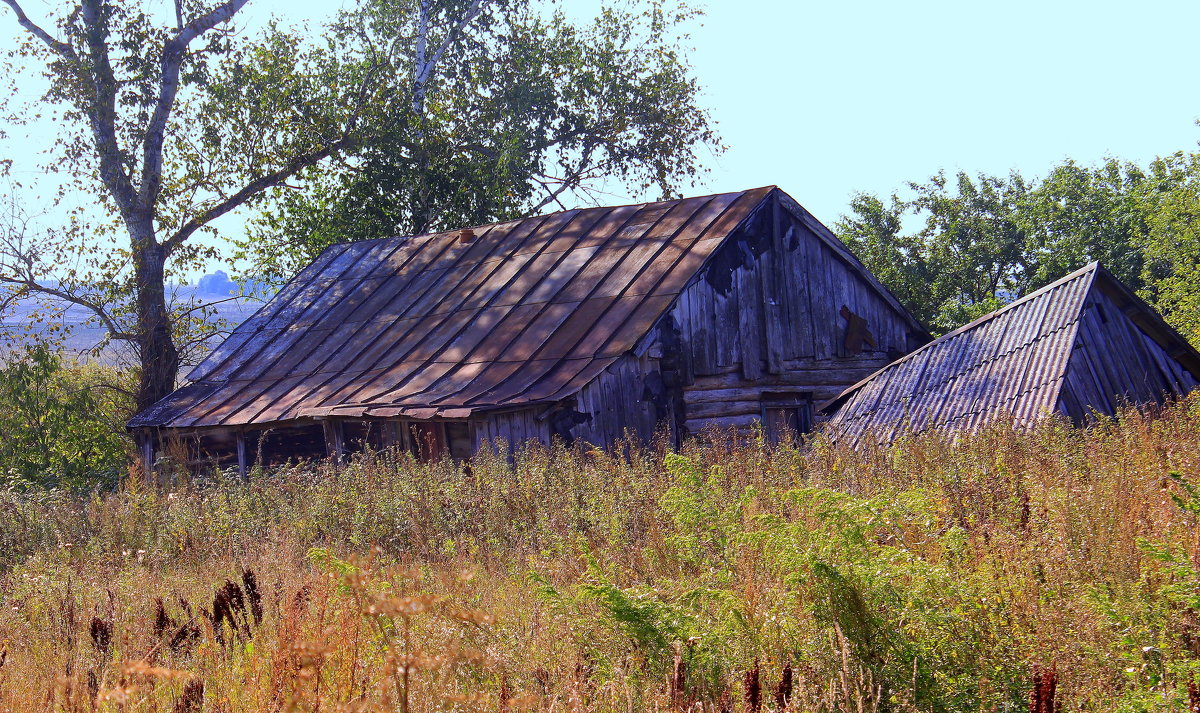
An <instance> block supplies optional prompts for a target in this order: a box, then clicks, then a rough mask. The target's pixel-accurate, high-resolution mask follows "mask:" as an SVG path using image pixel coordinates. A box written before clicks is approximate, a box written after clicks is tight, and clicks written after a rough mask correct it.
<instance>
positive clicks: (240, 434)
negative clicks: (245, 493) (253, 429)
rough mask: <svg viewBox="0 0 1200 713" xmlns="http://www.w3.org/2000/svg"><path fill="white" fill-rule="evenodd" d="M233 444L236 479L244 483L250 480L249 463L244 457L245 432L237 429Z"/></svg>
mask: <svg viewBox="0 0 1200 713" xmlns="http://www.w3.org/2000/svg"><path fill="white" fill-rule="evenodd" d="M234 443H235V444H236V447H237V464H238V477H239V478H241V479H242V481H243V482H245V481H247V480H249V479H250V461H249V459H248V458H247V457H246V432H245V431H243V430H241V429H240V428H239V429H238V431H237V433H236V434H235V435H234Z"/></svg>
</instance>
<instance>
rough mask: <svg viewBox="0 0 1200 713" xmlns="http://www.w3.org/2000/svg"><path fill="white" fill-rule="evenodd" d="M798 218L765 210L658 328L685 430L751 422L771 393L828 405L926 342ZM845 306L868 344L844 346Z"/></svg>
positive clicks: (780, 209) (777, 206) (774, 207)
mask: <svg viewBox="0 0 1200 713" xmlns="http://www.w3.org/2000/svg"><path fill="white" fill-rule="evenodd" d="M801 218H802V216H798V215H796V214H794V213H793V212H792V211H790V210H786V209H785V206H784V205H783V204H782V203H781V202H775V203H773V204H768V205H764V206H763V208H762V209H760V211H759V212H758V213H757V214H756V215H754V216H753V217H752V218H751V219H750V220H749V221H748V222H747V224H746V226H745V228H744V229H743V230H742V231H741V232H740V233H739V234H737V235H734V236H732V237H731V238H730V240H729V241H728V243H727V244H726V245H725V246H724V247H723V248H722V250H721V251H720V252H718V253H717V254H716V255H715V256H714V257H713V259H712V260H711V261H710V263H709V265H708V267H707V268H706V269H705V270H704V271H702V272H701V273H700V274H699V275H697V277H696V279H694V280H693V281H692V283H691V284H690V285H689V286H688V287H687V288H685V289H684V291H683V293H682V294H681V295H680V297H679V300H678V301H677V302H676V304H675V305H674V306H673V307H672V309H671V310H670V311H669V312H668V315H667V318H668V320H669V322H667V323H665V324H664V326H663V327H660V329H670V327H671V326H674V327H675V328H676V329H677V330H678V332H679V336H678V341H679V343H680V345H681V351H682V353H681V356H682V361H683V364H682V365H681V367H682V375H681V376H682V378H681V381H682V391H683V399H682V400H683V405H684V413H683V414H682V418H681V421H682V423H683V426H684V429H685V432H687V433H696V432H697V431H699V430H701V429H703V428H704V427H706V426H718V427H723V428H724V427H736V428H746V427H749V426H752V425H753V424H754V423H756V422H758V421H760V420H761V415H762V395H763V393H764V392H767V391H772V390H774V391H790V392H797V393H807V394H809V395H810V397H811V398H812V400H813V401H814V402H820V401H823V400H827V399H831V398H833V397H835V396H837V395H838V394H839V393H841V392H842V391H843V390H844V389H845V388H846V387H848V386H850V385H851V384H854V383H856V382H857V381H859V380H861V379H863V378H864V377H866V376H868V375H869V374H871V373H872V372H874V371H876V370H877V369H879V368H880V367H882V366H884V365H886V364H888V363H889V362H891V361H893V360H894V359H896V358H897V357H899V356H901V355H903V354H906V353H908V352H909V351H911V349H912V348H913V347H914V346H916V345H917V344H919V343H920V342H921V341H923V340H924V339H925V338H927V337H925V335H924V334H923V333H914V330H913V326H912V323H911V321H909V318H908V317H907V315H904V314H903V313H901V312H899V311H897V310H896V309H895V308H894V307H893V306H892V304H891V303H890V302H889V299H888V298H889V297H890V295H887V294H886V293H884V292H881V291H880V290H879V289H877V288H876V287H875V286H874V285H872V284H869V283H868V280H867V279H866V278H865V277H864V274H863V273H862V272H860V271H859V270H857V269H855V266H854V265H852V264H851V263H849V262H847V261H846V260H845V259H844V257H843V255H842V254H839V252H838V251H837V250H835V246H834V245H830V242H829V240H830V239H831V238H832V236H821V237H819V236H818V235H817V234H816V233H815V232H814V230H813V228H811V227H810V226H809V225H808V224H807V223H806V222H805V221H803V220H802V219H801ZM835 245H836V244H835ZM843 307H846V308H847V309H848V310H849V312H850V313H852V314H853V315H855V316H857V317H858V318H861V319H864V320H865V321H866V326H867V329H868V330H869V332H870V334H871V336H872V337H873V339H874V342H875V344H874V345H873V346H872V345H869V344H864V345H862V350H861V351H860V352H857V353H851V352H850V351H848V350H847V346H846V333H847V328H848V326H849V320H847V319H846V318H845V317H844V316H843V315H842V314H841V311H842V308H843Z"/></svg>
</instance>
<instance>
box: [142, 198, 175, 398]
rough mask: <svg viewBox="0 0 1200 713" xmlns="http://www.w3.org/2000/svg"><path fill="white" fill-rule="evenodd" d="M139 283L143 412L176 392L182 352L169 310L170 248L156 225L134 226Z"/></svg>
mask: <svg viewBox="0 0 1200 713" xmlns="http://www.w3.org/2000/svg"><path fill="white" fill-rule="evenodd" d="M130 232H131V233H133V235H132V236H131V237H132V238H133V245H134V250H133V252H134V269H135V279H136V281H137V285H136V289H137V305H136V309H137V348H138V357H139V360H140V362H141V373H140V374H139V380H138V392H137V409H138V411H141V410H142V409H144V408H147V407H148V406H150V405H152V404H153V403H154V402H156V401H158V400H159V399H162V398H163V397H165V396H166V395H167V394H170V393H171V392H172V391H174V390H175V377H176V375H177V374H178V373H179V350H178V349H176V347H175V340H174V339H172V338H171V317H170V313H169V312H168V311H167V295H166V270H165V267H166V259H167V254H166V249H165V247H164V246H163V245H161V244H160V243H158V242H157V241H156V240H155V239H154V228H153V224H152V223H151V222H150V221H149V220H146V221H145V224H140V225H137V226H131V229H130Z"/></svg>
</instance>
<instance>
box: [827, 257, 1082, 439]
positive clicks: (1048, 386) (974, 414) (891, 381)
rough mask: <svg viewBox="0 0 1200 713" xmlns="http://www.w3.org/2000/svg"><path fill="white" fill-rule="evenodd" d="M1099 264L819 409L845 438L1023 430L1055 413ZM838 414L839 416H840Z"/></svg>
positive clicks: (917, 353) (939, 342)
mask: <svg viewBox="0 0 1200 713" xmlns="http://www.w3.org/2000/svg"><path fill="white" fill-rule="evenodd" d="M1097 268H1098V265H1096V264H1095V263H1093V264H1092V265H1088V266H1087V267H1085V268H1083V269H1082V270H1079V271H1077V272H1074V273H1072V274H1070V275H1068V276H1067V277H1065V278H1063V279H1061V280H1059V281H1058V282H1055V283H1053V284H1050V285H1047V286H1046V287H1043V288H1042V289H1040V290H1037V291H1036V292H1033V293H1031V294H1029V295H1027V296H1025V297H1023V298H1021V299H1019V300H1017V301H1015V302H1013V303H1012V304H1009V305H1007V306H1006V307H1004V308H1003V309H1000V310H997V311H995V312H992V313H991V314H988V315H986V316H984V317H981V318H979V319H977V320H975V321H974V322H972V323H970V324H968V325H966V326H964V327H960V328H958V329H956V330H954V331H953V332H950V333H948V334H946V335H944V336H942V337H939V338H938V339H935V340H934V341H932V342H930V343H929V344H926V345H925V346H923V347H921V348H920V349H918V350H916V351H915V352H913V353H911V354H909V355H908V356H905V357H902V358H901V359H898V360H896V361H894V362H892V363H891V364H889V365H888V366H886V367H884V368H883V369H880V370H879V371H877V372H875V373H874V374H872V375H871V376H869V377H867V378H866V379H864V380H862V381H860V382H859V383H857V384H855V385H854V386H851V387H850V388H849V389H847V390H846V391H844V392H842V394H841V395H840V396H838V397H837V398H836V399H834V400H832V401H830V402H829V403H828V404H826V405H825V406H823V407H822V408H823V410H824V411H826V412H833V415H832V416H831V418H830V426H831V427H832V428H833V429H834V432H835V433H837V434H838V435H839V437H849V438H852V439H859V438H863V437H868V438H871V439H876V440H879V441H880V442H884V443H886V442H890V441H892V440H894V439H895V438H896V437H897V436H898V435H900V434H901V433H903V432H906V431H913V432H920V431H924V430H928V429H930V428H933V427H948V428H966V429H970V428H974V427H977V426H979V425H981V424H983V423H985V422H987V421H989V420H992V419H994V418H996V417H998V416H1001V415H1003V416H1005V417H1008V418H1011V419H1013V420H1014V422H1017V423H1024V422H1028V421H1031V420H1033V419H1036V418H1038V417H1040V416H1041V415H1043V414H1044V413H1048V412H1052V411H1053V410H1054V409H1055V405H1056V403H1057V401H1058V394H1059V391H1060V389H1061V386H1062V380H1063V377H1064V375H1065V373H1066V367H1067V361H1068V360H1069V359H1070V356H1071V344H1072V343H1073V341H1074V339H1075V329H1076V326H1077V324H1078V322H1079V318H1080V315H1081V314H1082V311H1083V306H1084V301H1085V299H1086V298H1087V294H1088V291H1089V290H1090V289H1091V286H1092V282H1093V280H1094V278H1095V275H1096V272H1097ZM834 409H836V411H835V410H834Z"/></svg>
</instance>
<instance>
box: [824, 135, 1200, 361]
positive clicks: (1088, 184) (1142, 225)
mask: <svg viewBox="0 0 1200 713" xmlns="http://www.w3.org/2000/svg"><path fill="white" fill-rule="evenodd" d="M850 208H851V214H850V215H847V216H844V217H843V219H842V221H841V222H840V223H839V224H838V232H839V234H840V236H841V237H842V239H843V240H845V241H846V242H847V244H848V245H850V247H851V248H852V249H854V250H855V252H856V253H857V254H858V255H859V256H860V257H861V258H862V260H863V262H864V263H865V264H866V265H867V267H868V268H869V269H871V270H872V271H874V272H875V273H876V274H877V275H878V276H879V277H880V279H881V280H882V281H883V282H884V284H886V285H887V286H888V287H889V288H890V289H892V290H893V291H894V292H895V293H896V295H897V297H898V298H899V299H900V300H901V301H902V302H904V303H905V304H906V305H908V306H909V308H910V309H911V310H912V311H913V313H914V314H915V315H916V316H917V317H918V318H919V319H921V320H922V321H924V322H925V323H926V324H928V325H930V327H931V328H932V329H933V330H934V331H936V332H940V333H944V332H947V331H950V330H952V329H954V328H956V327H958V326H961V325H962V324H965V323H967V322H969V321H971V320H972V319H975V318H977V317H979V316H982V315H983V314H986V313H988V312H990V311H992V310H994V309H996V308H997V307H999V306H1001V305H1003V304H1005V303H1007V302H1010V301H1012V300H1013V299H1016V298H1017V297H1020V296H1021V295H1024V294H1027V293H1028V292H1030V291H1032V290H1035V289H1037V288H1039V287H1041V286H1043V285H1046V284H1048V283H1050V282H1053V281H1054V280H1057V279H1058V278H1060V277H1062V276H1064V275H1066V274H1067V273H1069V272H1071V271H1073V270H1076V269H1078V268H1080V267H1083V266H1084V265H1086V264H1088V263H1089V262H1092V261H1094V260H1098V261H1100V262H1101V264H1103V265H1104V266H1105V268H1107V269H1108V270H1109V271H1110V272H1112V273H1113V274H1114V275H1116V276H1117V277H1118V278H1119V279H1121V280H1122V281H1124V282H1125V283H1126V284H1128V285H1130V287H1132V288H1134V289H1135V290H1138V291H1139V292H1140V294H1141V295H1142V296H1143V297H1144V298H1145V299H1147V300H1148V301H1149V302H1150V303H1151V304H1152V305H1154V306H1155V307H1157V308H1158V309H1159V310H1160V311H1162V312H1163V313H1164V315H1165V316H1166V318H1167V320H1168V321H1169V322H1171V323H1172V324H1173V325H1174V326H1175V327H1177V328H1178V329H1180V330H1181V331H1182V332H1183V333H1184V334H1185V335H1186V336H1189V337H1190V338H1191V339H1193V340H1198V339H1200V288H1197V287H1196V285H1197V284H1198V280H1200V267H1198V266H1200V233H1198V232H1197V230H1196V227H1195V225H1196V218H1197V217H1198V216H1200V154H1191V155H1185V154H1183V153H1178V154H1175V155H1173V156H1170V157H1166V158H1160V159H1158V160H1156V161H1154V162H1152V163H1151V164H1150V165H1149V167H1147V168H1144V169H1143V168H1142V167H1139V166H1137V165H1136V164H1133V163H1127V162H1122V161H1119V160H1117V159H1109V160H1107V161H1105V162H1104V163H1102V164H1100V165H1098V166H1094V167H1087V166H1081V165H1079V164H1078V163H1076V162H1074V161H1071V160H1067V161H1064V162H1063V163H1061V164H1058V165H1056V166H1054V167H1053V168H1052V169H1051V170H1050V172H1049V173H1048V174H1047V175H1046V177H1045V178H1043V179H1040V180H1027V179H1025V178H1024V177H1022V176H1021V174H1019V173H1017V172H1013V173H1011V174H1010V175H1009V176H1007V177H998V176H990V175H987V174H979V175H977V176H971V175H969V174H967V173H965V172H959V173H958V174H957V175H956V176H955V177H954V178H953V179H949V178H947V176H946V175H945V174H944V173H939V174H937V175H935V176H933V177H932V178H930V179H929V181H928V182H926V183H915V182H914V183H910V184H908V191H907V193H906V196H905V197H904V198H901V197H900V195H898V194H896V195H892V196H890V198H889V200H888V201H886V202H885V201H884V200H882V199H880V198H879V197H877V196H873V195H869V194H858V195H856V196H854V198H853V200H852V201H851V206H850ZM915 226H919V227H918V228H917V229H913V228H914V227H915Z"/></svg>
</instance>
